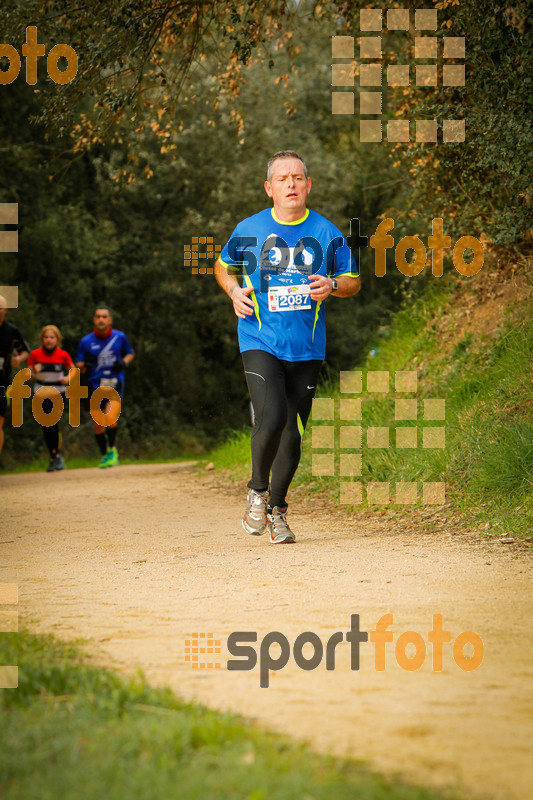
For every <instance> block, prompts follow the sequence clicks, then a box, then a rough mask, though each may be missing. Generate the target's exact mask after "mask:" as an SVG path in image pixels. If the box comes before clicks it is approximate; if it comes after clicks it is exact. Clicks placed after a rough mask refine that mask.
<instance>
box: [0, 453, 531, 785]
mask: <svg viewBox="0 0 533 800" xmlns="http://www.w3.org/2000/svg"><path fill="white" fill-rule="evenodd" d="M0 507H1V509H2V520H1V522H0V564H1V567H2V569H1V570H0V580H1V581H12V582H18V583H19V611H20V616H21V619H25V620H28V619H29V620H32V621H33V622H32V623H31V624H32V628H33V629H34V630H40V631H53V632H55V633H56V634H57V635H58V636H59V637H61V638H73V637H78V636H84V637H89V638H90V639H91V640H92V641H93V643H94V652H95V653H96V655H97V659H98V661H99V662H100V663H103V664H108V665H112V666H114V667H118V668H120V669H123V670H126V671H128V672H132V671H133V670H135V669H137V668H139V667H140V668H142V669H143V670H144V672H145V674H146V676H147V678H148V679H149V680H150V682H152V683H154V684H165V685H169V686H171V687H172V688H173V689H174V690H175V691H176V692H178V693H179V694H180V695H182V696H184V697H186V698H189V699H196V700H199V701H201V702H203V703H205V704H206V705H208V706H211V707H213V708H217V709H231V710H235V711H239V712H242V713H243V714H245V715H247V716H249V717H251V718H254V719H256V720H258V721H259V722H261V723H264V724H265V725H268V726H271V727H272V728H275V729H277V730H280V731H283V732H285V733H288V734H290V735H292V736H295V737H303V738H306V739H308V740H309V741H310V743H311V744H312V745H313V747H315V748H317V749H320V750H322V751H331V752H334V753H335V754H338V755H343V756H344V755H347V756H351V757H355V758H359V759H364V760H368V761H369V762H370V764H371V765H372V766H373V767H374V768H376V769H378V770H382V771H384V772H386V773H388V774H391V773H401V774H402V775H404V776H406V777H407V778H410V779H413V780H415V781H419V782H421V783H427V784H432V785H438V786H462V787H463V788H464V789H466V792H467V796H474V795H476V796H478V795H486V796H488V797H493V798H498V799H499V800H508V799H509V800H511V798H512V800H530V798H531V797H532V796H533V758H532V757H531V741H532V737H533V697H532V684H533V680H532V679H533V669H532V667H531V658H532V656H533V647H532V644H533V635H532V625H531V611H532V589H531V563H530V562H529V561H528V560H527V559H526V556H524V555H523V554H522V553H520V552H519V553H516V552H513V551H509V550H508V549H506V547H505V546H504V545H501V544H498V543H495V544H493V545H492V552H491V550H490V549H489V547H488V545H484V544H475V543H473V542H472V541H471V540H469V539H468V537H461V536H459V535H457V536H451V535H449V534H447V533H446V532H444V531H441V532H437V533H432V534H423V533H422V532H421V531H411V532H408V531H405V532H402V531H393V530H391V528H390V526H388V523H387V522H385V521H383V520H380V518H379V517H378V516H377V515H373V516H363V517H360V518H359V519H358V518H357V516H355V517H354V518H353V519H347V518H346V516H344V515H342V514H341V513H337V512H336V511H331V510H328V509H326V508H322V509H320V508H319V509H318V511H316V512H315V513H314V514H311V511H310V508H309V506H307V507H306V504H305V503H303V502H295V503H294V505H293V513H292V518H291V520H292V523H293V527H294V528H295V529H296V531H297V534H298V543H297V544H296V545H295V546H285V547H272V546H271V545H269V544H268V542H267V541H266V539H265V537H251V536H247V535H246V534H244V532H243V531H242V530H241V528H240V516H241V513H242V490H241V491H240V493H239V495H237V494H236V493H235V491H234V490H232V491H231V492H230V495H229V498H228V495H227V493H224V494H223V492H222V490H221V489H217V488H216V487H214V486H213V481H212V479H211V483H210V484H209V482H208V483H207V484H206V482H205V481H204V480H202V479H200V480H199V479H198V478H197V477H196V476H195V474H194V473H193V472H191V471H188V470H187V468H186V467H184V466H183V465H178V464H170V465H169V464H165V465H156V466H151V467H146V466H138V467H137V466H132V467H119V468H117V469H113V470H107V471H106V472H105V473H103V474H102V471H101V470H97V469H94V470H78V471H72V472H68V471H67V472H65V473H64V474H55V475H54V474H52V475H47V474H25V475H12V476H3V477H0ZM387 612H392V613H393V614H394V626H393V631H394V633H395V641H396V638H397V637H398V635H399V634H400V633H401V632H403V631H405V630H416V631H419V632H420V633H421V634H422V635H423V636H424V639H426V641H427V632H428V630H429V629H430V627H431V621H432V615H433V614H434V613H442V614H443V615H444V621H445V627H446V628H447V629H449V630H451V633H452V641H453V639H455V637H456V636H457V635H458V634H459V633H460V632H461V631H463V630H473V631H475V632H477V633H478V634H479V635H480V636H481V637H482V639H483V641H484V644H485V658H484V661H483V664H482V665H481V667H479V669H477V670H475V671H473V672H463V671H462V670H460V669H459V668H458V667H457V666H456V664H455V663H454V661H453V659H452V654H451V645H445V652H444V670H443V671H442V672H441V673H435V672H433V671H432V670H431V655H430V654H431V650H430V648H429V647H428V656H427V658H426V662H425V663H424V665H423V666H422V668H421V669H420V670H419V671H417V672H407V671H405V670H403V669H401V668H400V667H399V666H398V664H397V663H396V659H395V656H394V645H393V644H388V645H387V668H386V670H385V671H384V672H376V671H375V670H374V646H373V645H371V644H370V643H368V644H364V645H363V646H362V648H361V669H360V670H359V671H358V672H356V671H351V670H350V659H349V645H348V644H347V643H342V644H339V645H338V647H337V665H336V669H335V671H326V670H325V666H324V663H322V664H321V665H320V666H319V667H318V668H317V669H315V670H314V671H313V672H304V671H302V670H300V669H299V668H298V667H297V666H296V665H295V663H294V661H293V659H292V658H291V660H290V661H289V664H288V665H287V667H286V668H285V669H284V670H282V671H280V672H279V673H277V674H275V675H273V676H272V678H271V685H270V688H268V689H261V688H260V687H259V675H258V670H257V669H254V670H253V671H251V672H229V671H227V670H226V669H225V668H224V667H225V663H226V660H227V658H228V653H227V651H226V650H225V642H226V639H227V636H228V635H229V633H230V632H232V631H258V634H259V641H260V640H261V639H262V637H263V636H264V635H265V634H266V633H267V632H268V631H271V630H279V631H281V632H283V633H284V634H285V635H286V636H287V638H288V639H289V641H290V642H291V644H292V642H293V641H294V639H295V638H296V636H297V635H298V634H299V633H301V632H302V631H306V630H311V631H314V632H316V633H317V634H318V635H319V636H320V638H321V639H322V641H323V642H325V641H326V640H327V638H328V637H329V636H330V635H331V634H332V633H333V632H335V631H339V630H340V631H347V630H348V628H349V624H350V614H351V613H359V614H360V615H361V627H362V629H364V630H371V629H373V628H375V625H376V622H377V620H378V619H379V618H380V617H381V616H382V615H383V614H385V613H387ZM193 632H213V633H214V634H215V636H216V637H218V638H220V639H221V640H222V654H221V656H219V657H218V658H219V659H220V661H221V662H222V668H221V669H217V670H215V669H205V670H193V669H192V668H191V666H190V664H189V663H187V662H185V660H184V641H185V639H186V638H187V635H188V634H191V633H193ZM304 653H306V651H304ZM306 654H307V653H306ZM307 655H310V653H309V654H307ZM205 658H206V661H207V660H209V661H210V660H212V659H213V658H217V657H214V656H212V655H208V656H206V657H205Z"/></svg>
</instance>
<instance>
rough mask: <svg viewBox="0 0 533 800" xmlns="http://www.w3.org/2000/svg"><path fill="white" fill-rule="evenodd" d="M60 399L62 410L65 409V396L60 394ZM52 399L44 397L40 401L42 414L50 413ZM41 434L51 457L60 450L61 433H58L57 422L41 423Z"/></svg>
mask: <svg viewBox="0 0 533 800" xmlns="http://www.w3.org/2000/svg"><path fill="white" fill-rule="evenodd" d="M61 399H62V400H63V410H64V409H65V397H64V395H61ZM53 407H54V406H53V403H52V400H51V399H50V398H49V397H45V398H44V400H43V403H42V409H43V413H44V414H50V412H51V411H52V409H53ZM42 429H43V436H44V443H45V444H46V447H47V448H48V452H49V453H50V458H53V457H54V456H55V455H57V454H58V453H60V452H61V434H60V433H59V422H56V424H55V425H43V426H42Z"/></svg>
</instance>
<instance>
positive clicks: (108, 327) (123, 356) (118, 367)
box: [76, 306, 133, 467]
mask: <svg viewBox="0 0 533 800" xmlns="http://www.w3.org/2000/svg"><path fill="white" fill-rule="evenodd" d="M93 322H94V330H93V332H92V333H88V334H87V336H84V337H83V339H82V340H81V342H80V344H79V346H78V352H77V354H76V366H77V367H78V368H79V369H80V370H81V371H82V372H85V370H88V373H89V374H88V381H87V382H88V384H89V391H90V393H91V394H92V392H94V391H95V390H96V389H98V388H99V387H100V386H110V387H112V388H113V389H116V391H117V392H118V393H119V395H120V397H121V398H122V395H123V392H124V373H125V369H126V367H127V366H128V364H131V362H132V361H133V350H132V348H131V345H130V343H129V341H128V337H127V336H126V334H125V333H122V331H117V330H115V329H114V328H113V327H112V324H113V317H112V316H111V311H110V309H109V307H108V306H98V307H97V309H96V311H95V312H94V319H93ZM110 402H112V401H110V400H104V401H103V402H102V406H101V408H102V411H105V409H106V406H107V404H108V403H110ZM94 436H95V439H96V443H97V444H98V447H99V449H100V453H101V455H102V458H101V460H100V467H115V466H117V464H118V463H119V461H118V451H117V448H116V446H115V440H116V436H117V423H116V422H115V424H114V425H109V426H108V427H107V428H104V427H103V426H101V425H98V424H97V423H96V422H95V423H94Z"/></svg>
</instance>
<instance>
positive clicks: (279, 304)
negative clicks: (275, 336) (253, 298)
mask: <svg viewBox="0 0 533 800" xmlns="http://www.w3.org/2000/svg"><path fill="white" fill-rule="evenodd" d="M309 292H310V286H309V284H303V285H301V286H271V287H270V288H269V289H268V310H269V311H303V310H305V309H310V308H311V295H310V294H309Z"/></svg>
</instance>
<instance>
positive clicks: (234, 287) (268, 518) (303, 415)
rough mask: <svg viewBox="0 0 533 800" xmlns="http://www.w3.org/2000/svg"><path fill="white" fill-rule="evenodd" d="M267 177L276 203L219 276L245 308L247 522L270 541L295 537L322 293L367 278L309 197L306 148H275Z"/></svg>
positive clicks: (223, 262) (242, 226) (319, 349)
mask: <svg viewBox="0 0 533 800" xmlns="http://www.w3.org/2000/svg"><path fill="white" fill-rule="evenodd" d="M264 186H265V191H266V193H267V195H268V196H269V197H270V198H272V201H273V208H268V209H265V210H263V211H260V212H259V213H258V214H254V215H253V216H251V217H248V218H247V219H245V220H243V221H242V222H240V223H239V224H238V225H237V227H236V228H235V230H234V231H233V233H232V235H231V237H230V239H229V241H228V243H227V244H226V246H225V247H224V249H223V250H222V252H221V254H220V258H219V259H218V261H217V263H216V266H215V276H216V279H217V281H218V283H219V284H220V286H221V287H222V288H223V289H224V291H225V292H226V294H227V295H228V296H229V297H230V299H231V300H232V302H233V308H234V311H235V314H236V315H237V317H238V318H239V323H238V336H239V348H240V351H241V354H242V359H243V363H244V372H245V376H246V382H247V384H248V389H249V392H250V397H251V401H252V406H253V410H254V430H253V433H252V439H251V450H252V477H251V479H250V481H249V483H248V488H249V492H248V499H247V506H246V510H245V513H244V517H243V527H244V529H245V530H246V531H247V532H248V533H252V534H261V533H264V531H265V530H268V533H269V537H270V541H271V542H272V543H273V544H281V543H288V542H294V541H295V536H294V533H293V532H292V531H291V529H290V528H289V525H288V523H287V519H286V512H287V501H286V494H287V491H288V488H289V485H290V483H291V481H292V479H293V477H294V473H295V472H296V469H297V467H298V463H299V461H300V454H301V435H302V433H303V430H304V428H305V425H306V423H307V419H308V417H309V413H310V411H311V404H312V401H313V397H314V394H315V389H316V385H317V379H318V373H319V370H320V366H321V363H322V361H323V359H324V356H325V351H326V322H325V307H324V301H325V300H326V298H327V297H329V295H330V294H334V295H335V296H337V297H350V296H352V295H354V294H356V293H357V292H358V291H359V289H360V286H361V284H360V280H359V272H358V267H357V265H356V263H355V260H354V258H353V256H352V254H351V251H350V249H349V247H348V244H347V242H346V239H345V237H344V236H343V234H342V233H341V231H340V230H339V229H338V228H337V227H336V226H335V225H333V224H332V223H331V222H329V220H327V219H326V218H325V217H323V216H321V215H320V214H317V213H316V212H314V211H311V210H310V209H307V207H306V202H307V195H308V194H309V192H310V191H311V179H310V178H308V177H307V168H306V166H305V163H304V162H303V160H302V159H301V157H300V156H299V155H298V154H297V153H295V152H294V151H292V150H286V151H282V152H279V153H276V154H275V155H274V156H273V157H272V158H271V159H270V161H269V163H268V169H267V180H266V181H265V184H264ZM237 275H242V279H243V286H242V287H241V285H240V283H239V281H238V280H237Z"/></svg>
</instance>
